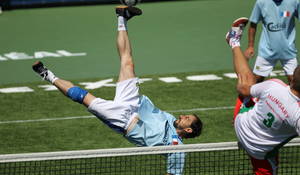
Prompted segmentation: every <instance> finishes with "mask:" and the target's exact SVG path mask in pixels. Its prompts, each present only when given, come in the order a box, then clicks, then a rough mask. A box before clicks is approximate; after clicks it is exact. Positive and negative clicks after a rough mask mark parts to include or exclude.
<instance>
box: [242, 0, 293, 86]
mask: <svg viewBox="0 0 300 175" xmlns="http://www.w3.org/2000/svg"><path fill="white" fill-rule="evenodd" d="M298 16H299V2H298V0H257V1H256V3H255V5H254V8H253V10H252V14H251V17H250V19H249V20H250V27H249V30H248V48H247V49H246V51H245V56H246V57H247V58H251V57H253V56H254V40H255V34H256V31H257V30H256V29H257V24H258V23H259V22H260V21H262V25H263V29H262V33H261V37H260V41H259V48H258V56H257V59H256V62H255V66H254V70H253V72H254V74H255V75H256V79H257V82H261V81H263V80H264V78H265V77H267V76H269V75H270V73H271V71H272V70H273V68H274V66H275V65H276V63H277V61H280V62H281V64H282V66H283V69H284V71H285V74H286V75H287V78H288V81H289V82H291V78H292V75H293V72H294V70H295V68H296V67H297V65H298V63H297V58H296V57H297V49H296V47H295V37H296V29H295V17H296V18H298Z"/></svg>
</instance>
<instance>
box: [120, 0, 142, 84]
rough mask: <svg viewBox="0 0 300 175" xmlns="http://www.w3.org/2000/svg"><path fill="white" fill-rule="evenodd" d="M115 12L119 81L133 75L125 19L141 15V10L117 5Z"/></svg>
mask: <svg viewBox="0 0 300 175" xmlns="http://www.w3.org/2000/svg"><path fill="white" fill-rule="evenodd" d="M116 14H117V17H118V34H117V48H118V53H119V56H120V62H121V67H120V73H119V80H118V82H121V81H124V80H127V79H130V78H134V77H135V73H134V63H133V58H132V53H131V52H132V51H131V45H130V41H129V37H128V33H127V20H128V19H130V18H132V17H134V16H137V15H141V14H142V10H141V9H139V8H136V7H128V6H117V7H116Z"/></svg>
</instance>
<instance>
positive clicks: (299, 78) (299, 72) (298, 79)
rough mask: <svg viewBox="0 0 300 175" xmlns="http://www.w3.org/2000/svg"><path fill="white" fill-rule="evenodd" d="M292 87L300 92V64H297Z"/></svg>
mask: <svg viewBox="0 0 300 175" xmlns="http://www.w3.org/2000/svg"><path fill="white" fill-rule="evenodd" d="M291 88H292V89H294V90H296V91H297V92H299V93H300V66H297V67H296V69H295V71H294V74H293V79H292V82H291Z"/></svg>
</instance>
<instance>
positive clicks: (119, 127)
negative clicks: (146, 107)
mask: <svg viewBox="0 0 300 175" xmlns="http://www.w3.org/2000/svg"><path fill="white" fill-rule="evenodd" d="M139 97H140V96H139V86H138V78H131V79H128V80H124V81H121V82H118V83H117V87H116V95H115V98H114V100H104V99H101V98H96V99H94V100H93V101H92V102H91V104H90V105H89V107H88V111H89V112H91V113H93V114H94V115H95V116H96V117H98V118H99V119H100V120H101V121H103V122H104V123H105V124H106V125H108V126H109V127H110V128H112V129H113V130H115V131H117V132H119V133H122V134H124V133H125V132H126V130H127V128H128V125H129V124H130V122H131V121H132V119H133V118H134V117H135V116H136V115H137V113H138V108H139V99H140V98H139Z"/></svg>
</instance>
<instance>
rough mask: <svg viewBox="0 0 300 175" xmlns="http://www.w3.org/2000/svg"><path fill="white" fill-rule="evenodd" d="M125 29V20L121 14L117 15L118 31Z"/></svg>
mask: <svg viewBox="0 0 300 175" xmlns="http://www.w3.org/2000/svg"><path fill="white" fill-rule="evenodd" d="M124 30H127V20H126V19H125V18H124V17H123V16H118V31H124Z"/></svg>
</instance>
